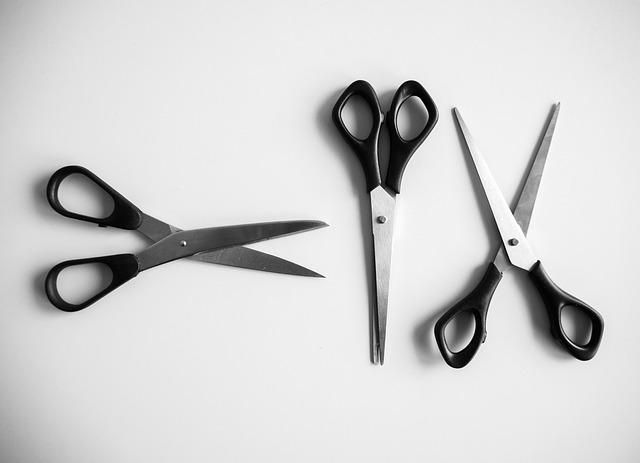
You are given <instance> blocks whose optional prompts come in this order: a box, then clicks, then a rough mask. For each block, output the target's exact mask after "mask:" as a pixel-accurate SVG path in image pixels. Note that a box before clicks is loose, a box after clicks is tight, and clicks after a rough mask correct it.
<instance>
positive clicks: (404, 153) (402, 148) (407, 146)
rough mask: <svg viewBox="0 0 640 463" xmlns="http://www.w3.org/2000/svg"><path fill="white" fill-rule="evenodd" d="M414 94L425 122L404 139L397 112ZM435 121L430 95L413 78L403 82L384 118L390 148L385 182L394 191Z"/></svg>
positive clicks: (434, 107)
mask: <svg viewBox="0 0 640 463" xmlns="http://www.w3.org/2000/svg"><path fill="white" fill-rule="evenodd" d="M414 96H415V97H417V98H418V99H419V100H420V101H421V102H422V104H423V105H424V107H425V108H426V110H427V123H426V124H425V126H424V128H423V129H422V131H421V132H420V133H419V134H418V135H417V136H416V137H414V138H412V139H411V140H405V139H404V138H402V135H400V132H399V131H398V114H399V113H400V108H402V105H403V103H404V102H406V101H407V100H408V99H409V98H411V97H414ZM436 122H438V108H437V107H436V104H435V103H434V101H433V99H432V98H431V95H429V93H428V92H427V91H426V90H425V88H424V87H423V86H422V85H420V84H419V83H418V82H416V81H415V80H408V81H406V82H405V83H403V84H402V85H401V86H400V87H399V88H398V90H397V91H396V93H395V95H394V96H393V101H392V102H391V107H390V108H389V111H388V112H387V118H386V123H387V127H388V128H389V142H390V149H391V155H390V157H389V170H388V171H387V179H386V184H387V186H388V187H389V188H391V189H392V190H393V191H395V192H396V193H400V184H401V183H402V174H403V173H404V169H405V167H407V164H408V163H409V159H411V155H413V153H414V152H415V151H416V150H417V149H418V147H419V146H420V145H421V144H422V142H423V141H425V139H426V138H427V137H428V136H429V134H430V133H431V130H433V127H434V126H435V125H436Z"/></svg>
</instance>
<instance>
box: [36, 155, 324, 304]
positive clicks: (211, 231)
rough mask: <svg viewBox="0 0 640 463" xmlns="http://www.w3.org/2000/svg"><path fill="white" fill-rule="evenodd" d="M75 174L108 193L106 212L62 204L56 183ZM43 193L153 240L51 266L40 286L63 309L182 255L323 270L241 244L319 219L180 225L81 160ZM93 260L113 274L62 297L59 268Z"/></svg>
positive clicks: (293, 270) (314, 224)
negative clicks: (145, 208)
mask: <svg viewBox="0 0 640 463" xmlns="http://www.w3.org/2000/svg"><path fill="white" fill-rule="evenodd" d="M74 174H76V175H77V174H79V175H82V176H84V177H86V178H88V179H89V180H90V181H92V182H93V183H95V184H96V185H97V186H98V187H99V188H101V189H102V190H103V191H104V192H106V193H107V194H108V195H109V196H110V197H111V199H112V200H113V211H112V212H111V214H110V215H109V216H107V217H105V218H97V217H90V216H86V215H82V214H77V213H75V212H71V211H69V210H67V209H65V208H64V206H62V204H61V203H60V199H59V197H58V190H59V188H60V185H61V183H62V182H63V181H64V180H65V179H66V178H67V177H69V176H70V175H74ZM47 199H48V200H49V204H51V207H52V208H53V209H54V210H55V211H56V212H58V213H59V214H62V215H64V216H65V217H70V218H73V219H78V220H83V221H85V222H91V223H95V224H98V225H99V226H101V227H107V226H109V227H116V228H122V229H125V230H136V231H138V232H139V233H141V234H142V235H144V236H145V237H147V238H148V239H150V240H151V241H153V242H154V244H152V245H151V246H149V247H148V248H146V249H144V250H143V251H141V252H139V253H137V254H117V255H112V256H102V257H92V258H88V259H76V260H68V261H65V262H62V263H60V264H58V265H56V266H54V267H53V268H52V269H51V270H50V271H49V273H48V274H47V276H46V278H45V292H46V294H47V297H48V298H49V300H50V301H51V303H52V304H53V305H54V306H56V307H57V308H58V309H60V310H64V311H67V312H75V311H77V310H80V309H84V308H85V307H87V306H89V305H91V304H93V303H94V302H96V301H97V300H98V299H100V298H102V297H103V296H105V295H106V294H107V293H109V292H111V291H113V290H114V289H116V288H117V287H119V286H120V285H122V284H123V283H125V282H127V281H128V280H130V279H131V278H133V277H135V276H136V275H137V274H138V273H139V272H141V271H143V270H147V269H149V268H152V267H155V266H158V265H160V264H164V263H167V262H171V261H173V260H176V259H182V258H184V257H191V258H193V259H195V260H199V261H203V262H209V263H213V264H222V265H230V266H234V267H242V268H248V269H254V270H261V271H266V272H276V273H286V274H291V275H301V276H312V277H322V275H320V274H318V273H316V272H314V271H312V270H309V269H306V268H304V267H301V266H300V265H297V264H294V263H292V262H289V261H286V260H284V259H281V258H279V257H276V256H272V255H270V254H266V253H263V252H260V251H256V250H254V249H250V248H245V247H242V245H245V244H251V243H256V242H258V241H264V240H268V239H272V238H276V237H281V236H285V235H291V234H293V233H299V232H303V231H309V230H313V229H316V228H321V227H326V226H327V224H326V223H324V222H320V221H315V220H295V221H287V222H265V223H256V224H248V225H235V226H227V227H213V228H201V229H195V230H186V231H183V230H181V229H179V228H177V227H174V226H173V225H169V224H168V223H165V222H162V221H161V220H158V219H155V218H153V217H151V216H150V215H147V214H145V213H143V212H142V211H141V210H140V209H138V208H137V207H136V206H134V205H133V204H132V203H131V202H130V201H129V200H127V199H126V198H125V197H124V196H122V195H121V194H120V193H118V192H117V191H116V190H114V189H113V188H111V187H110V186H109V185H107V184H106V183H105V182H104V181H102V180H101V179H100V178H98V176H97V175H95V174H94V173H93V172H91V171H89V170H88V169H85V168H84V167H80V166H67V167H63V168H62V169H60V170H58V171H56V172H55V173H54V174H53V175H52V176H51V178H50V179H49V183H48V184H47ZM93 263H97V264H103V265H106V266H107V267H108V268H109V269H110V271H111V275H112V278H111V282H110V283H109V285H108V286H107V287H106V288H104V289H102V290H101V291H99V292H97V294H95V295H93V296H91V297H89V298H88V299H87V300H85V301H84V302H81V303H77V304H74V303H70V302H68V301H66V300H65V299H64V298H63V297H62V296H61V295H60V293H59V291H58V276H59V275H60V272H62V271H63V270H64V269H65V268H68V267H72V266H76V265H85V264H93Z"/></svg>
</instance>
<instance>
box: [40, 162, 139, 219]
mask: <svg viewBox="0 0 640 463" xmlns="http://www.w3.org/2000/svg"><path fill="white" fill-rule="evenodd" d="M74 174H79V175H83V176H84V177H86V178H88V179H89V180H91V181H92V182H93V183H95V184H96V185H97V186H98V187H99V188H101V189H102V190H103V191H104V192H105V193H107V194H108V195H109V196H111V198H112V199H113V212H111V214H110V215H109V216H108V217H104V218H100V217H90V216H87V215H83V214H77V213H75V212H71V211H69V210H67V209H65V207H64V206H63V205H62V204H61V203H60V199H59V197H58V190H59V188H60V184H61V183H62V182H63V181H64V180H65V179H66V178H67V177H69V176H70V175H74ZM47 199H48V200H49V204H51V207H52V208H53V209H54V210H55V211H56V212H57V213H58V214H61V215H64V216H65V217H70V218H72V219H77V220H83V221H85V222H91V223H96V224H98V225H100V226H101V227H107V226H109V227H117V228H123V229H125V230H135V229H137V228H138V227H139V226H140V224H141V223H142V212H141V211H140V209H138V208H137V207H136V206H134V205H133V203H131V202H130V201H129V200H128V199H127V198H125V197H124V196H122V195H121V194H120V193H118V192H117V191H116V190H114V189H113V188H111V187H110V186H109V185H107V184H106V183H105V182H104V181H103V180H102V179H100V178H99V177H98V176H97V175H96V174H94V173H93V172H91V171H90V170H89V169H86V168H84V167H81V166H66V167H63V168H62V169H59V170H57V171H56V172H55V173H54V174H53V175H52V176H51V178H50V179H49V183H48V184H47Z"/></svg>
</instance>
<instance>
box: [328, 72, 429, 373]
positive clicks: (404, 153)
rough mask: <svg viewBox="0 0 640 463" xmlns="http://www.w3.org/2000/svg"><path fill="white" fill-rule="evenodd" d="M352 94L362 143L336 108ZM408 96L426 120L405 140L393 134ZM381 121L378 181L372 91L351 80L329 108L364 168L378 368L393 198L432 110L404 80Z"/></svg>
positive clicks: (378, 116) (421, 92) (420, 90)
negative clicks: (382, 162) (384, 146)
mask: <svg viewBox="0 0 640 463" xmlns="http://www.w3.org/2000/svg"><path fill="white" fill-rule="evenodd" d="M356 95H357V96H360V97H361V98H362V99H364V101H365V102H366V104H367V106H368V107H369V109H370V111H371V114H372V116H373V126H372V128H371V132H370V133H369V135H368V136H367V137H366V138H364V139H360V138H357V137H355V136H354V135H352V134H351V132H349V129H347V127H346V125H345V124H344V121H343V120H342V110H343V108H344V106H345V104H346V103H347V101H348V100H349V98H351V97H352V96H356ZM414 96H415V97H417V98H419V99H420V101H422V104H424V106H425V108H426V110H427V113H428V119H427V121H426V124H425V126H424V128H423V129H422V131H421V132H420V133H419V134H418V135H417V136H416V137H415V138H413V139H410V140H405V139H404V138H402V136H401V135H400V133H399V131H398V124H397V119H398V113H399V112H400V108H401V106H402V104H403V103H404V102H405V101H407V100H408V99H409V98H411V97H414ZM384 121H385V122H386V125H387V128H388V131H389V140H390V154H389V165H388V169H387V176H386V177H385V180H384V181H383V180H382V173H381V171H380V166H379V160H378V140H379V138H380V131H381V128H382V123H383V114H382V110H381V109H380V102H379V101H378V96H377V95H376V92H375V90H374V89H373V87H372V86H371V85H370V84H369V83H368V82H365V81H364V80H358V81H355V82H353V83H352V84H351V85H349V87H347V89H346V90H345V91H344V92H343V93H342V95H341V96H340V98H338V101H337V102H336V104H335V106H334V108H333V122H334V123H335V125H336V127H337V128H338V131H339V132H340V134H341V135H342V137H343V138H344V139H345V141H346V142H347V143H348V144H349V146H350V147H351V148H352V149H353V151H355V153H356V155H357V156H358V159H359V160H360V163H361V164H362V168H363V170H364V174H365V179H366V187H367V191H368V192H369V195H370V198H371V230H372V234H373V248H374V260H375V269H374V275H375V283H376V303H375V310H373V311H372V313H373V315H372V320H373V323H372V324H371V326H372V329H371V347H372V354H371V359H372V361H373V363H374V364H380V365H382V364H384V348H385V340H386V330H387V307H388V304H389V279H390V275H391V250H392V243H393V226H394V210H395V207H396V196H397V195H398V193H400V184H401V182H402V174H403V173H404V170H405V167H406V166H407V163H408V162H409V159H410V158H411V155H412V154H413V153H414V152H415V150H416V149H417V148H418V147H419V146H420V145H421V144H422V142H423V141H424V140H425V139H426V138H427V136H428V135H429V133H430V132H431V130H432V129H433V127H434V126H435V124H436V122H437V121H438V109H437V108H436V105H435V103H434V102H433V100H432V99H431V96H430V95H429V94H428V93H427V91H426V90H425V89H424V87H422V85H420V84H419V83H418V82H416V81H413V80H409V81H407V82H405V83H403V84H402V85H401V86H400V87H399V88H398V90H397V91H396V93H395V95H394V97H393V100H392V102H391V107H390V109H389V111H388V112H387V116H386V118H384Z"/></svg>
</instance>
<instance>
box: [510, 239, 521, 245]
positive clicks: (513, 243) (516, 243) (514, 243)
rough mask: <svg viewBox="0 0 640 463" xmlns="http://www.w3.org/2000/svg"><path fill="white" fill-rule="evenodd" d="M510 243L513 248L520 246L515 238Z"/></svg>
mask: <svg viewBox="0 0 640 463" xmlns="http://www.w3.org/2000/svg"><path fill="white" fill-rule="evenodd" d="M508 243H509V244H510V245H511V246H517V245H518V243H519V241H518V240H517V239H515V238H511V239H510V240H509V241H508Z"/></svg>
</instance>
